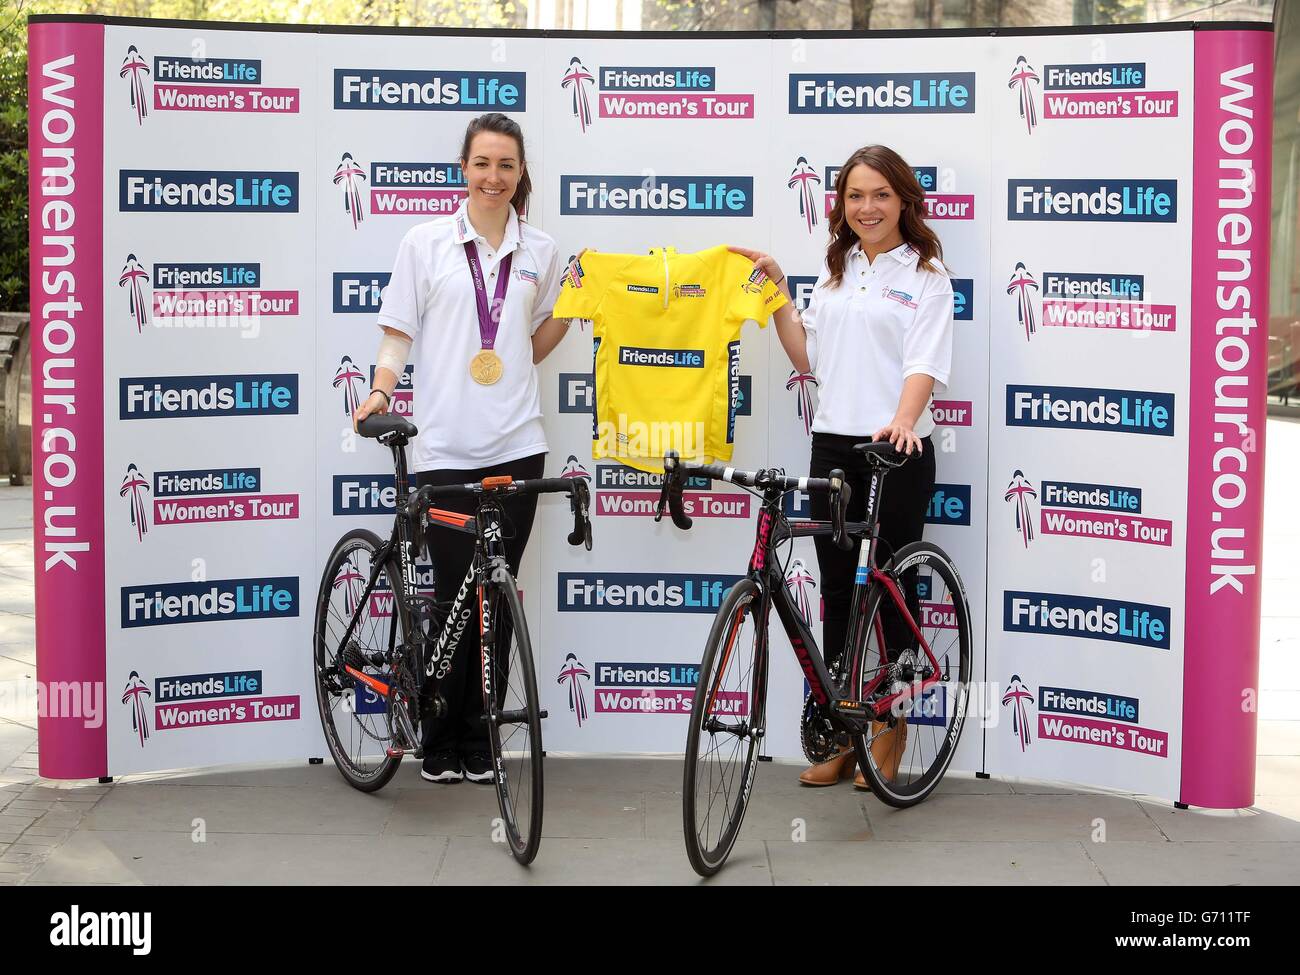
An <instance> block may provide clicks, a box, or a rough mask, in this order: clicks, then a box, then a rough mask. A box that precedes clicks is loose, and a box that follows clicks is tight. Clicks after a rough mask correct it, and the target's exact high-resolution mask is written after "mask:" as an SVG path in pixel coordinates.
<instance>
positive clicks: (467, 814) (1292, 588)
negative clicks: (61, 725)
mask: <svg viewBox="0 0 1300 975" xmlns="http://www.w3.org/2000/svg"><path fill="white" fill-rule="evenodd" d="M1267 436H1268V456H1269V466H1268V484H1267V488H1266V494H1267V509H1266V544H1265V553H1264V579H1265V585H1264V610H1263V637H1262V647H1261V651H1262V665H1261V695H1260V707H1261V711H1260V716H1261V720H1260V738H1259V741H1260V744H1259V756H1258V766H1257V787H1256V791H1257V799H1256V803H1255V805H1254V806H1253V807H1252V808H1250V809H1246V810H1234V811H1208V810H1176V809H1174V808H1172V807H1171V806H1170V805H1169V804H1168V803H1167V802H1164V801H1162V800H1155V799H1149V798H1145V797H1142V796H1131V795H1127V794H1120V793H1105V792H1096V791H1088V790H1084V789H1079V788H1075V787H1071V786H1061V785H1059V784H1053V783H1043V782H1028V781H1014V780H1011V781H1008V780H1004V779H998V780H989V781H986V780H977V779H975V778H973V777H970V776H963V775H956V774H953V775H949V776H948V777H947V778H946V779H945V781H944V783H943V786H942V787H941V788H940V790H939V792H938V793H937V794H936V795H935V796H934V797H932V798H931V799H930V800H929V801H927V802H926V803H924V804H923V805H921V806H918V807H917V808H915V809H911V810H908V811H906V812H897V811H895V810H891V809H888V808H887V807H885V806H883V805H882V804H880V803H879V802H877V801H876V800H875V799H873V798H872V797H871V796H870V795H867V794H862V793H857V792H854V791H853V790H852V789H851V788H850V787H848V786H847V785H842V786H839V787H836V788H833V789H822V790H815V791H814V790H806V789H800V788H799V787H798V786H797V785H796V784H795V782H794V776H795V770H794V769H793V768H792V767H790V766H784V765H764V766H762V767H761V769H760V773H759V782H758V784H757V787H756V788H757V799H756V801H755V802H754V803H753V804H752V805H751V808H750V812H749V817H748V819H747V820H746V823H745V828H744V832H743V833H742V839H741V842H740V844H739V845H738V846H737V848H736V851H735V853H734V854H733V856H732V859H731V862H730V864H729V865H728V868H727V869H726V870H724V871H723V872H722V873H721V874H720V875H719V876H718V877H717V878H716V879H715V881H713V882H715V883H727V884H755V883H756V884H772V883H781V884H824V883H863V882H867V881H868V880H870V881H871V882H873V883H881V882H883V883H891V882H892V883H915V882H917V881H918V880H921V881H923V882H926V883H945V882H947V883H992V884H1029V883H1032V884H1192V883H1200V884H1206V883H1209V884H1295V883H1297V882H1298V881H1300V600H1297V598H1296V595H1297V592H1300V554H1298V553H1300V512H1297V510H1296V507H1295V505H1294V503H1293V499H1294V498H1295V497H1296V488H1297V485H1300V423H1297V422H1291V421H1281V420H1270V421H1269V425H1268V432H1267ZM33 603H34V595H33V589H32V540H31V491H30V489H26V488H9V487H0V690H2V689H4V688H5V687H10V688H12V687H13V686H14V685H12V684H6V683H5V682H10V681H19V682H22V681H28V680H34V679H35V673H36V671H35V663H36V657H35V649H34V646H33V641H34V623H35V619H34V610H33ZM2 701H3V699H2V698H0V702H2ZM680 769H681V764H680V760H677V759H663V760H656V759H639V760H629V759H595V758H581V759H578V758H559V757H555V758H551V759H548V761H547V788H546V829H545V834H546V839H545V840H544V842H543V844H542V852H541V855H540V856H539V857H538V860H537V862H536V863H535V864H534V865H533V867H532V868H531V869H529V870H523V869H521V868H519V867H517V866H516V865H515V863H514V861H513V860H511V859H510V857H509V855H508V854H507V853H506V852H505V851H504V849H503V848H501V847H494V845H493V843H492V838H491V820H492V818H493V817H494V816H495V815H496V803H495V798H494V795H493V793H492V790H491V789H488V788H484V787H478V786H472V785H469V784H462V785H458V786H451V787H433V786H429V785H426V784H425V783H423V782H421V781H420V779H419V776H418V772H417V769H416V767H415V766H414V764H412V763H406V765H405V766H404V767H403V769H402V770H401V773H400V774H399V775H398V777H397V779H395V780H394V781H393V783H392V784H390V785H389V786H388V787H387V788H386V789H385V790H384V791H383V792H381V793H380V794H379V795H375V796H365V795H362V794H360V793H358V792H355V791H353V790H352V789H350V788H348V787H347V786H346V785H345V784H344V783H343V781H342V779H340V777H339V775H338V773H337V772H336V771H335V770H334V769H333V767H331V766H307V765H303V764H293V765H274V766H268V765H261V766H248V767H239V768H224V769H222V770H220V771H217V772H210V771H197V772H171V773H159V774H151V775H133V776H127V777H125V778H122V779H119V780H118V781H117V782H116V783H114V784H113V785H110V786H100V785H97V784H95V783H93V782H52V781H47V780H42V779H40V778H38V777H37V775H36V720H35V715H34V713H32V714H25V713H20V714H13V713H12V712H10V717H8V718H0V885H5V884H20V883H28V884H202V885H208V884H223V883H239V884H276V883H300V884H322V883H361V882H374V881H379V880H383V881H399V882H403V883H408V884H456V883H474V884H481V883H494V884H528V883H532V884H549V883H570V884H574V883H689V882H693V881H694V880H695V879H696V878H695V875H694V874H693V873H692V872H691V870H690V867H689V865H688V864H687V862H686V856H685V853H684V852H683V849H682V841H681V793H680Z"/></svg>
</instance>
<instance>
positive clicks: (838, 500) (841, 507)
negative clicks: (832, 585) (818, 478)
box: [830, 467, 853, 552]
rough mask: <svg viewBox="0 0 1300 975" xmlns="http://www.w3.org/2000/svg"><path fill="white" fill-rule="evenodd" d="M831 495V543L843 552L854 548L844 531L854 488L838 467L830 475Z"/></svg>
mask: <svg viewBox="0 0 1300 975" xmlns="http://www.w3.org/2000/svg"><path fill="white" fill-rule="evenodd" d="M830 482H831V483H830V495H831V541H832V542H834V543H835V546H836V547H837V548H839V549H840V550H841V551H844V552H847V551H849V550H850V549H851V548H853V539H852V538H850V537H849V534H848V532H847V531H845V529H844V516H845V514H846V512H847V511H848V508H849V498H850V497H851V496H852V495H853V488H852V486H851V485H850V484H849V483H848V482H847V481H846V480H844V472H843V471H842V470H840V469H839V468H838V467H837V468H836V469H835V470H833V471H831V473H830Z"/></svg>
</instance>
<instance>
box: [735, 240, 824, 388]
mask: <svg viewBox="0 0 1300 975" xmlns="http://www.w3.org/2000/svg"><path fill="white" fill-rule="evenodd" d="M727 250H729V251H731V252H732V253H733V254H739V255H741V256H742V257H745V258H748V259H749V260H751V261H753V262H754V267H756V268H758V269H759V270H760V271H762V272H763V273H764V274H766V275H767V277H768V280H770V281H771V282H772V283H773V284H775V285H776V286H777V288H779V289H780V291H781V293H782V294H783V295H785V297H786V299H787V300H786V304H784V305H782V306H781V307H780V308H778V309H777V310H776V311H775V312H773V313H772V320H773V321H775V322H776V334H777V337H778V338H780V339H781V347H782V348H783V349H785V354H786V355H787V356H789V357H790V364H791V365H793V366H794V367H795V369H797V370H798V371H799V372H800V373H808V372H811V371H812V367H811V366H810V365H809V363H808V336H807V334H806V333H805V332H804V328H803V322H802V321H801V320H800V318H799V312H798V311H797V310H796V309H795V306H794V297H793V296H792V295H791V294H790V282H789V281H787V280H786V278H785V272H784V271H782V270H781V266H780V265H779V264H777V263H776V258H775V257H773V256H772V255H771V254H764V253H763V252H762V251H756V250H750V249H749V248H747V247H728V248H727Z"/></svg>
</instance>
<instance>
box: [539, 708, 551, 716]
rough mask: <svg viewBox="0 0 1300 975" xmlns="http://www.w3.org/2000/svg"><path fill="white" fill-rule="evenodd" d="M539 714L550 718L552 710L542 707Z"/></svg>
mask: <svg viewBox="0 0 1300 975" xmlns="http://www.w3.org/2000/svg"><path fill="white" fill-rule="evenodd" d="M537 716H538V717H539V718H549V717H550V716H551V712H550V711H548V710H546V708H542V709H541V710H540V711H538V712H537Z"/></svg>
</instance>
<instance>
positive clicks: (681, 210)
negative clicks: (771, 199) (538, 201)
mask: <svg viewBox="0 0 1300 975" xmlns="http://www.w3.org/2000/svg"><path fill="white" fill-rule="evenodd" d="M560 213H561V214H563V215H566V216H569V215H577V214H588V215H591V216H621V217H654V216H660V215H669V214H671V215H673V216H679V217H752V216H753V215H754V178H753V177H752V176H657V175H649V176H620V175H611V176H587V175H582V176H577V175H575V176H561V177H560Z"/></svg>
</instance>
